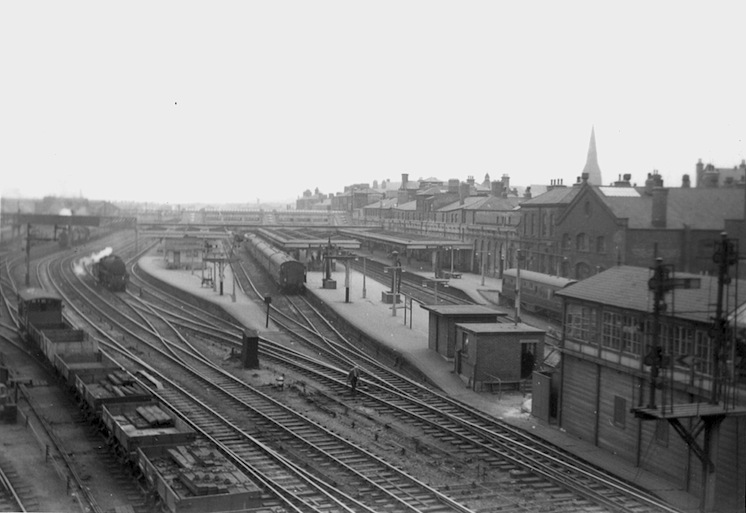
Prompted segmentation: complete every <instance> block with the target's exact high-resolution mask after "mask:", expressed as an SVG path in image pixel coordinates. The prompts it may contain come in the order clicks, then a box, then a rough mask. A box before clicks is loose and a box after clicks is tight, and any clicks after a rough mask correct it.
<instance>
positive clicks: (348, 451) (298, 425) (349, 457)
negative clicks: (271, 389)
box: [68, 282, 470, 513]
mask: <svg viewBox="0 0 746 513" xmlns="http://www.w3.org/2000/svg"><path fill="white" fill-rule="evenodd" d="M68 287H79V285H77V284H73V282H69V285H68ZM77 293H78V294H79V295H90V294H91V293H92V291H91V290H90V288H89V289H88V290H83V289H81V288H77ZM132 299H134V298H133V297H132V296H130V297H129V299H128V301H127V302H128V303H129V300H132ZM104 305H106V302H105V301H103V302H102V301H100V300H99V299H98V298H94V299H93V301H91V302H89V305H88V306H89V307H90V308H95V309H96V310H97V311H98V312H99V314H100V315H102V316H105V317H108V318H109V319H110V321H112V327H114V325H116V327H117V329H120V330H124V331H125V333H126V336H127V337H128V339H130V340H131V339H132V338H134V337H138V340H137V343H138V344H140V343H146V344H148V349H147V351H148V352H149V354H148V360H149V362H150V364H149V365H148V366H147V367H146V368H147V370H148V372H150V373H153V374H155V375H156V376H158V379H159V380H161V381H166V380H167V378H166V377H165V373H167V374H168V375H169V376H171V377H172V381H173V380H178V381H180V382H181V386H183V387H184V388H185V389H186V388H188V389H190V391H189V392H188V393H185V392H183V391H182V392H181V393H180V395H179V396H178V397H175V396H173V395H171V396H168V397H166V392H164V391H156V390H154V393H155V394H158V395H159V396H160V397H161V398H162V399H163V400H164V402H167V403H168V404H170V405H172V407H173V408H174V409H175V410H176V411H179V412H181V413H182V414H183V416H184V418H185V419H189V421H190V422H192V423H193V424H194V425H195V426H196V427H197V428H199V430H200V432H202V433H203V434H205V436H209V437H210V440H212V441H213V442H214V443H216V444H217V445H218V446H221V447H226V448H228V449H229V452H230V454H233V455H238V456H240V457H239V458H238V461H240V462H241V464H242V466H243V467H242V468H246V467H247V465H248V463H247V462H251V464H250V467H251V469H252V475H253V476H255V477H256V476H262V477H263V479H264V480H265V481H266V480H267V479H270V477H268V476H271V479H272V483H271V484H272V487H273V489H276V490H285V491H286V493H287V490H296V492H295V493H294V494H293V497H294V498H293V499H292V500H291V502H295V501H299V504H300V505H301V506H302V508H303V509H304V510H305V509H307V508H309V507H310V506H311V505H314V507H315V508H317V509H314V511H317V510H318V511H339V510H340V507H344V508H345V509H349V510H350V511H356V510H357V511H377V510H378V511H428V512H433V513H436V512H440V511H470V510H469V509H468V508H466V507H464V506H462V505H460V504H458V503H456V502H452V501H450V499H449V498H448V497H446V496H445V495H444V494H441V493H439V492H437V491H436V490H434V489H431V488H429V487H427V486H426V485H424V484H423V483H419V482H417V481H416V480H415V479H413V478H412V477H411V476H407V475H406V474H404V473H403V472H401V471H400V470H398V469H396V468H394V467H393V466H391V465H388V464H386V462H384V461H383V460H381V459H380V458H376V457H375V456H374V455H372V454H370V453H367V452H366V451H365V450H363V449H362V448H361V447H355V446H354V445H352V444H350V442H348V441H346V440H344V439H343V438H341V437H339V436H338V435H335V434H334V433H332V432H331V431H329V430H327V429H325V428H323V426H320V425H318V424H314V423H313V422H311V421H310V420H308V419H305V418H303V417H302V416H300V415H298V414H297V413H295V412H292V410H289V409H288V408H287V407H285V406H283V405H282V404H280V403H279V402H277V401H271V400H268V398H267V397H266V396H263V394H261V393H259V392H258V391H256V390H253V389H252V388H251V387H249V386H248V385H246V384H244V383H242V382H240V381H238V380H235V378H232V377H230V375H229V374H227V373H224V372H223V371H221V370H220V369H218V368H217V367H215V366H212V365H211V364H209V363H208V361H207V360H206V359H205V358H204V357H202V356H201V355H198V354H196V353H195V350H194V348H193V347H192V346H190V345H189V344H187V343H186V342H185V340H184V339H180V338H178V337H177V339H176V340H175V341H169V340H167V338H168V336H167V335H163V333H165V332H166V331H167V329H166V328H165V327H161V326H156V324H155V322H153V321H148V322H145V323H143V324H141V325H140V326H139V327H138V328H139V331H141V332H144V333H145V336H143V335H142V334H139V333H136V332H135V329H134V328H133V326H134V325H136V324H137V322H136V321H135V316H126V317H124V318H123V315H122V312H121V308H113V309H112V308H109V309H108V310H111V311H105V308H106V307H105V306H104ZM138 315H139V314H138ZM114 319H117V320H116V322H114ZM159 322H164V321H163V319H160V320H159ZM156 333H157V335H156ZM112 338H116V337H112ZM152 338H156V339H159V341H158V342H156V341H153V340H150V341H149V340H147V339H152ZM118 346H119V347H120V351H122V353H125V352H126V351H124V350H123V348H122V347H121V344H118ZM144 350H145V349H143V348H142V347H141V348H139V349H138V352H142V351H144ZM179 353H181V354H179ZM130 358H132V359H133V360H134V359H135V358H137V357H136V356H132V355H130ZM164 358H165V359H168V360H169V362H165V361H163V359H164ZM137 360H139V358H137ZM156 360H158V364H157V365H156V364H155V363H154V362H155V361H156ZM139 361H141V360H139ZM175 365H178V366H179V369H178V370H175V368H174V366H175ZM157 368H164V369H166V368H168V370H167V371H165V373H161V372H159V371H158V370H157ZM197 368H199V370H197ZM187 374H188V375H187ZM226 380H228V381H226ZM196 383H199V385H198V386H195V384H196ZM174 389H175V387H174V386H172V387H170V388H169V390H174ZM182 390H183V389H182ZM236 394H241V397H237V395H236ZM219 396H220V399H218V397H219ZM207 401H209V402H210V403H211V404H214V403H215V402H216V401H218V404H220V407H219V408H217V407H216V408H215V411H209V412H208V409H207V407H206V403H207ZM257 401H259V402H260V403H261V406H259V405H257ZM197 404H201V409H197V407H196V405H197ZM217 410H219V411H220V412H223V413H218V411H217ZM225 412H228V413H227V414H226V413H225ZM236 415H238V417H235V418H232V419H228V418H227V417H234V416H236ZM249 415H251V417H249ZM218 416H219V417H220V418H222V419H224V420H223V421H222V424H221V425H220V426H219V427H216V422H217V420H216V419H217V417H218ZM291 419H292V420H293V421H291ZM262 422H264V423H267V422H269V424H267V425H266V426H262V425H261V423H262ZM247 423H248V424H249V425H257V426H261V428H260V429H258V430H257V432H256V433H255V434H254V435H250V434H248V433H245V432H243V431H242V430H238V429H237V428H236V426H237V425H239V424H240V425H246V424H247ZM229 424H230V426H229ZM229 427H230V429H229ZM280 435H281V438H280V440H279V441H278V440H276V437H277V436H280ZM268 436H269V437H270V439H266V440H265V439H263V438H267V437H268ZM239 443H240V445H236V444H239ZM270 443H272V444H273V445H274V448H273V447H272V446H271V445H270ZM278 443H280V445H279V447H278V446H277V444H278ZM278 448H281V449H282V450H283V451H285V452H287V451H292V452H296V453H297V454H302V455H303V456H302V466H310V467H311V468H316V467H317V465H318V466H320V467H323V468H324V469H325V472H324V476H325V478H327V479H328V476H334V475H336V476H338V479H337V480H335V483H336V484H338V483H339V482H341V481H342V479H343V478H344V477H345V476H346V479H347V480H348V481H349V480H350V476H357V479H358V481H357V482H354V483H353V484H350V485H349V486H348V487H347V490H349V491H354V493H355V494H356V495H357V496H358V497H359V498H358V499H352V498H351V496H349V495H348V494H346V493H345V487H340V486H331V485H328V484H327V485H325V486H323V487H322V486H321V485H320V483H323V482H324V480H322V479H321V477H320V476H318V475H316V476H310V474H309V476H310V477H306V476H303V473H304V472H305V471H304V472H301V470H302V466H298V464H297V463H293V462H290V463H288V462H287V461H286V460H284V458H281V457H280V454H279V451H278ZM261 451H264V455H265V459H264V460H262V459H260V452H261ZM268 451H273V452H268ZM267 458H269V459H267ZM260 462H263V463H260ZM278 462H283V466H284V467H285V475H282V474H281V473H280V472H279V471H278V470H277V469H275V470H272V468H271V465H278V464H279V463H278ZM353 462H354V464H355V465H356V467H357V470H355V467H353ZM288 465H295V467H294V468H293V472H292V473H291V472H290V470H289V468H290V467H288ZM366 474H367V475H366ZM371 475H372V476H374V478H372V477H370V476H371ZM291 478H292V479H295V481H293V482H290V483H289V482H288V480H289V479H291ZM381 483H387V486H383V485H382V484H381ZM322 492H323V493H322ZM309 496H312V498H311V499H308V498H307V497H309ZM368 503H370V504H375V505H376V507H375V508H372V507H371V506H367V504H368ZM410 503H416V504H417V505H416V506H415V507H413V506H410ZM361 508H362V509H361Z"/></svg>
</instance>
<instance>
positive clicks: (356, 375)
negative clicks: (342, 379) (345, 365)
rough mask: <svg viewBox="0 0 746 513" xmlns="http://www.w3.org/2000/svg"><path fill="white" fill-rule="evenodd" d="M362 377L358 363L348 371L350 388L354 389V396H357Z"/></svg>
mask: <svg viewBox="0 0 746 513" xmlns="http://www.w3.org/2000/svg"><path fill="white" fill-rule="evenodd" d="M359 379H360V369H359V367H358V366H357V365H355V366H354V367H353V368H352V369H350V372H349V373H347V383H349V385H350V389H351V390H352V397H355V394H356V393H357V382H358V380H359Z"/></svg>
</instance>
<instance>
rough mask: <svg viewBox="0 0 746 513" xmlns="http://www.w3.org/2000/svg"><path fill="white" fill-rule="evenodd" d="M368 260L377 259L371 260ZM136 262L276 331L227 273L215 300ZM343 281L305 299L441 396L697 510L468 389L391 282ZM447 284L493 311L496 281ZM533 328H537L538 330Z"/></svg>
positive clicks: (517, 402)
mask: <svg viewBox="0 0 746 513" xmlns="http://www.w3.org/2000/svg"><path fill="white" fill-rule="evenodd" d="M371 257H372V258H375V257H374V256H372V255H371ZM139 263H140V267H141V268H142V270H143V271H144V272H147V273H150V274H152V275H154V276H156V277H157V278H159V279H160V280H162V281H164V282H167V283H169V284H171V285H173V286H175V287H178V288H180V289H182V290H184V291H185V292H188V293H191V294H194V295H197V296H200V297H202V298H204V299H207V300H209V301H211V302H214V303H216V304H219V305H221V306H223V308H224V309H225V310H226V311H227V312H228V313H230V314H231V315H232V316H234V317H235V318H236V319H237V320H238V321H239V322H241V323H242V324H244V325H245V326H246V328H249V329H253V330H256V331H258V332H259V333H260V334H261V332H262V331H265V330H267V329H269V330H273V329H276V327H275V326H273V325H272V322H271V321H270V327H269V328H265V322H266V310H265V308H264V305H263V304H260V303H258V302H256V301H254V300H252V299H250V298H248V297H246V296H245V295H244V294H242V293H241V292H240V289H238V287H236V294H235V299H234V298H233V297H232V294H231V292H232V285H231V284H232V281H233V277H232V275H231V270H230V269H226V271H225V278H224V290H223V295H222V296H221V295H220V294H219V291H218V290H216V289H214V288H213V287H202V286H201V278H200V273H199V271H194V273H192V271H182V270H168V269H166V265H165V261H164V259H163V257H162V256H148V255H146V256H144V257H142V258H141V259H140V261H139ZM403 267H404V270H405V272H411V273H416V274H420V275H422V277H423V278H431V277H433V273H432V271H429V272H428V271H426V270H422V269H420V268H418V267H412V266H406V265H404V264H403ZM345 275H346V273H345V271H344V266H343V265H337V269H336V271H334V272H332V278H333V279H334V280H336V282H337V288H336V289H324V288H323V287H322V278H324V276H325V275H324V273H322V272H308V275H307V282H306V294H313V295H315V296H316V297H318V298H319V299H320V300H322V301H323V302H324V303H326V304H327V305H329V307H330V308H332V309H333V310H334V311H335V312H336V313H337V314H338V315H340V316H342V317H344V318H345V319H346V320H347V321H348V322H349V323H350V324H352V325H354V326H355V327H357V328H358V329H360V330H361V331H364V332H365V333H367V334H369V335H370V336H372V337H374V338H376V339H377V340H378V342H379V343H380V344H382V345H385V346H387V347H388V348H389V349H392V350H394V351H396V352H397V353H398V354H399V355H400V356H401V358H403V359H404V360H405V361H406V362H407V364H409V365H412V366H414V367H416V368H418V369H419V370H420V371H421V372H422V373H423V374H425V375H427V376H428V378H429V379H430V380H431V381H432V382H433V383H435V384H436V385H437V386H438V387H439V388H440V389H441V390H442V391H443V393H445V394H447V395H449V396H450V397H452V398H454V399H457V400H459V401H462V402H464V403H466V404H469V405H471V406H472V407H474V408H477V409H479V410H481V411H484V412H485V413H488V414H490V415H492V416H494V417H497V418H500V419H502V420H504V421H505V422H508V423H509V424H511V425H514V426H516V427H519V428H521V429H524V430H527V431H530V432H531V433H533V434H534V435H536V436H539V437H541V438H543V439H545V440H547V441H549V442H551V443H553V444H555V445H557V446H559V447H562V448H564V449H565V450H567V451H568V452H571V453H573V454H576V455H578V456H579V457H581V458H583V459H585V460H586V461H588V462H589V463H591V464H593V465H596V466H598V467H600V468H603V469H606V470H607V471H609V472H610V473H612V474H614V475H617V476H619V477H620V478H621V479H624V480H626V481H629V482H633V483H636V484H638V485H639V486H641V487H643V488H645V489H647V490H649V491H650V492H652V493H654V494H656V495H658V496H659V497H661V498H662V499H663V500H665V501H667V502H668V503H669V504H671V505H672V506H673V507H675V508H677V509H679V510H681V511H683V512H696V511H699V499H698V498H696V497H694V496H693V495H691V494H688V493H686V492H683V491H680V490H678V489H677V487H676V486H675V485H674V484H672V483H671V482H669V481H667V480H665V479H662V478H660V477H659V476H657V475H655V474H653V473H650V472H647V471H645V470H643V469H641V468H638V467H635V466H634V465H632V464H631V463H629V462H627V461H625V460H624V459H622V458H621V457H618V456H617V455H616V454H614V453H611V452H608V451H606V450H602V449H600V448H598V447H595V446H594V445H593V444H591V443H589V442H586V441H584V440H581V439H579V438H577V437H574V436H571V435H569V434H567V433H566V432H564V431H563V430H561V429H559V428H558V427H557V426H556V425H550V424H547V423H545V422H542V421H539V420H538V419H536V418H535V417H533V416H531V414H530V408H531V406H530V396H525V397H524V396H523V394H521V393H520V392H515V391H510V392H502V393H501V394H499V395H498V394H494V393H490V392H479V391H475V390H472V388H470V387H469V386H468V383H466V382H464V381H463V380H462V379H461V378H460V377H459V376H458V375H457V374H456V373H455V372H453V362H451V361H448V360H447V359H446V358H444V357H442V356H441V355H440V354H438V353H436V352H435V351H432V350H430V349H429V348H428V327H429V320H428V312H427V311H426V310H425V309H423V308H421V306H420V305H419V304H417V303H414V306H413V307H412V311H411V312H409V311H407V317H406V321H407V322H406V324H405V323H404V319H405V317H404V313H405V311H404V308H403V304H402V303H400V304H399V305H397V307H396V309H394V308H392V305H391V304H385V303H383V302H382V301H381V296H382V293H383V292H386V291H390V284H388V285H384V284H381V283H379V282H376V281H375V280H373V279H371V278H368V277H363V274H362V273H359V272H356V271H353V270H352V269H351V270H350V272H349V282H348V283H347V287H349V301H348V302H347V301H345V299H346V297H347V296H348V294H347V291H346V290H345V289H346V288H347V287H346V284H345ZM449 286H451V287H458V288H459V289H461V290H463V291H464V292H466V293H468V294H469V295H470V297H472V298H473V299H474V300H475V301H476V302H478V303H480V304H483V305H496V302H497V294H498V293H499V291H500V289H501V286H502V281H501V280H499V279H496V278H492V277H489V276H485V277H484V285H483V284H482V276H481V275H476V274H472V273H462V275H461V277H460V278H458V279H452V280H450V282H449ZM364 289H365V291H364V293H363V290H364ZM433 302H434V296H433ZM495 307H496V306H495ZM496 308H497V307H496ZM524 322H526V321H525V320H524ZM537 327H539V328H541V326H537Z"/></svg>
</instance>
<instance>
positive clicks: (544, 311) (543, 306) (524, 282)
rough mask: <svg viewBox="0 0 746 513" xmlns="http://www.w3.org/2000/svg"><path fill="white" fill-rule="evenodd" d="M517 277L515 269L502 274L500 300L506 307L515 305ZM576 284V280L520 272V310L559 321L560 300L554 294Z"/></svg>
mask: <svg viewBox="0 0 746 513" xmlns="http://www.w3.org/2000/svg"><path fill="white" fill-rule="evenodd" d="M517 277H518V270H517V269H506V270H505V272H503V288H502V292H501V295H500V299H501V301H502V302H503V304H505V305H507V306H512V305H514V304H515V296H516V293H517V291H518V287H517V285H516V280H517ZM576 282H577V280H571V279H570V278H562V277H560V276H552V275H550V274H543V273H537V272H534V271H524V270H521V308H525V309H526V310H528V311H529V312H532V313H535V314H538V315H544V316H546V317H549V318H552V319H561V318H562V298H560V297H556V296H555V295H554V293H555V292H556V291H558V290H561V289H564V288H565V287H567V286H569V285H572V284H573V283H576Z"/></svg>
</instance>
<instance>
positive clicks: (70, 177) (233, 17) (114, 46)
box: [0, 0, 746, 203]
mask: <svg viewBox="0 0 746 513" xmlns="http://www.w3.org/2000/svg"><path fill="white" fill-rule="evenodd" d="M744 20H746V2H744V1H743V0H738V1H729V2H696V3H695V2H687V1H654V2H650V1H623V2H622V1H617V2H601V1H589V2H577V1H569V0H563V1H537V2H530V1H513V2H508V1H497V0H493V1H485V2H468V1H452V2H442V1H435V0H426V1H407V0H396V1H385V0H384V1H381V0H378V1H369V2H361V1H355V0H343V1H338V2H331V1H309V0H303V1H282V0H271V1H249V0H246V1H240V2H227V1H210V2H208V1H205V2H182V1H179V2H158V1H143V2H138V1H134V2H133V1H128V2H101V1H94V2H71V1H62V2H60V1H54V2H34V1H13V0H6V1H2V2H0V188H1V189H2V194H3V195H4V196H15V195H18V194H21V195H23V196H26V197H28V196H42V195H46V194H56V195H63V194H64V195H70V194H71V195H78V194H82V195H83V196H86V197H89V198H92V199H110V200H140V201H161V202H170V203H186V202H211V203H217V202H237V201H239V202H240V201H245V202H249V203H254V202H256V201H257V199H261V200H262V201H271V200H284V199H295V198H297V197H299V196H300V195H302V193H303V191H304V190H306V189H311V190H314V189H315V188H316V187H318V188H319V189H320V190H321V191H322V192H325V193H330V192H339V191H341V190H343V188H344V186H345V185H348V184H351V183H359V182H363V183H372V182H373V180H375V179H377V180H379V181H380V180H382V179H386V178H389V179H391V180H392V181H399V180H400V179H401V174H402V173H409V176H410V178H412V179H417V178H427V177H431V176H434V177H437V178H439V179H441V180H448V179H449V178H458V179H460V180H465V179H466V178H467V177H468V176H469V175H473V176H474V177H475V178H476V179H477V181H480V182H481V181H482V179H483V178H484V175H485V173H489V174H490V177H491V178H492V179H493V180H495V179H499V177H501V176H502V175H503V174H504V173H507V174H509V175H510V177H511V184H514V185H530V184H538V183H549V181H550V180H551V179H555V178H561V179H563V180H564V183H565V184H571V183H573V182H574V181H575V180H576V178H577V176H578V175H579V174H580V172H581V171H582V169H583V166H584V164H585V159H586V154H587V150H588V142H589V138H590V133H591V128H592V127H593V126H595V131H596V142H597V148H598V161H599V165H600V167H601V171H602V173H603V179H604V181H605V182H611V181H613V180H615V179H617V177H618V175H619V174H623V173H631V174H632V180H633V181H635V182H637V183H639V184H642V183H643V182H644V180H645V177H646V175H647V173H648V172H650V171H652V170H653V169H657V170H659V172H660V174H661V175H662V176H663V178H664V180H665V185H668V186H676V187H678V186H680V184H681V176H682V175H683V174H684V173H689V174H690V175H692V178H693V175H694V167H695V164H696V162H697V160H698V159H700V158H701V159H702V160H703V161H704V162H705V163H707V162H712V163H713V164H715V165H716V166H718V167H731V166H734V165H737V164H738V163H740V162H741V159H744V158H746V143H745V142H744V136H745V135H746V80H744V79H745V78H746V73H745V72H744V65H745V63H746V51H745V50H746V39H745V38H744V28H743V27H744Z"/></svg>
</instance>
